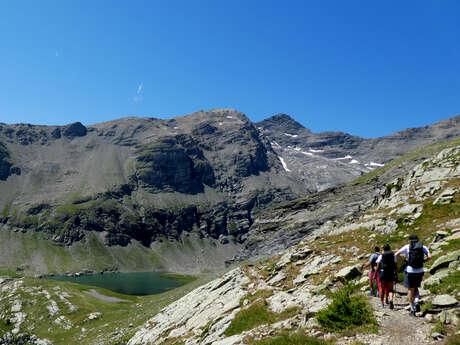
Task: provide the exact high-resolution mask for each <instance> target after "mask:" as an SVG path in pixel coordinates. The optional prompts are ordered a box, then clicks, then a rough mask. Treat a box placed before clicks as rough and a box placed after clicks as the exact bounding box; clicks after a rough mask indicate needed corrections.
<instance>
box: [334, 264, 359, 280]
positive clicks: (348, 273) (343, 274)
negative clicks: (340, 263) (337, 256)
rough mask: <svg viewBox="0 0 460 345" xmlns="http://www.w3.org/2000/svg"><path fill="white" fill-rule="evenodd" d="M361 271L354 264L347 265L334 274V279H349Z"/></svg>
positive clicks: (357, 275)
mask: <svg viewBox="0 0 460 345" xmlns="http://www.w3.org/2000/svg"><path fill="white" fill-rule="evenodd" d="M360 275H361V272H360V271H359V270H358V269H357V268H356V267H355V266H348V267H344V268H342V269H341V270H340V271H339V272H337V273H336V274H335V276H334V277H335V279H336V280H351V279H354V278H356V277H359V276H360Z"/></svg>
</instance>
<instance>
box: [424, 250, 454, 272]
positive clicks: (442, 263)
mask: <svg viewBox="0 0 460 345" xmlns="http://www.w3.org/2000/svg"><path fill="white" fill-rule="evenodd" d="M459 258H460V249H458V250H455V251H453V252H450V253H448V254H446V255H444V256H441V257H439V258H437V259H436V261H435V262H433V264H432V265H431V267H430V273H431V274H434V273H436V271H438V270H439V269H441V268H444V267H447V266H449V264H450V263H451V262H452V261H457V260H459Z"/></svg>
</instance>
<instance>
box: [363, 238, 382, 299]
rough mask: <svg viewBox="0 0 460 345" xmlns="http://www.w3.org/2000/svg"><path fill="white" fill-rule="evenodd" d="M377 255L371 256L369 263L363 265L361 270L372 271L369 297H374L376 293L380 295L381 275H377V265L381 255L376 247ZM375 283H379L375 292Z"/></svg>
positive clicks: (370, 273)
mask: <svg viewBox="0 0 460 345" xmlns="http://www.w3.org/2000/svg"><path fill="white" fill-rule="evenodd" d="M374 251H375V253H373V254H371V256H370V257H369V261H368V262H367V263H366V264H362V265H361V270H363V269H364V268H366V267H369V266H370V267H371V271H370V272H369V287H370V291H369V295H374V291H376V294H377V295H378V291H379V289H380V278H379V275H378V274H377V271H376V270H375V268H376V266H377V264H376V262H377V259H378V258H379V255H380V248H379V247H375V248H374ZM374 281H375V282H376V283H377V287H376V289H375V290H374Z"/></svg>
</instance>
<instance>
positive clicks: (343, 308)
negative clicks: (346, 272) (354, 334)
mask: <svg viewBox="0 0 460 345" xmlns="http://www.w3.org/2000/svg"><path fill="white" fill-rule="evenodd" d="M353 290H354V286H353V285H350V284H349V285H346V286H345V287H343V288H342V289H340V290H338V291H337V292H335V293H333V294H331V298H332V303H331V304H330V305H329V306H328V307H327V308H325V309H323V310H320V311H319V312H318V314H317V315H316V319H317V320H318V322H319V324H320V325H321V327H322V328H323V329H324V330H325V331H328V332H342V331H345V330H348V329H353V328H356V327H363V326H374V325H376V324H377V322H376V320H375V318H374V316H373V314H372V311H371V308H370V307H369V305H368V304H367V302H366V300H365V299H364V297H363V296H361V295H352V292H353ZM371 328H372V327H371Z"/></svg>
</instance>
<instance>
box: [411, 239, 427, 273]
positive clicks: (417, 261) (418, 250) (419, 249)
mask: <svg viewBox="0 0 460 345" xmlns="http://www.w3.org/2000/svg"><path fill="white" fill-rule="evenodd" d="M423 259H424V257H423V244H422V243H420V242H411V244H410V245H409V255H408V259H407V264H408V266H410V267H412V268H422V267H423Z"/></svg>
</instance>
